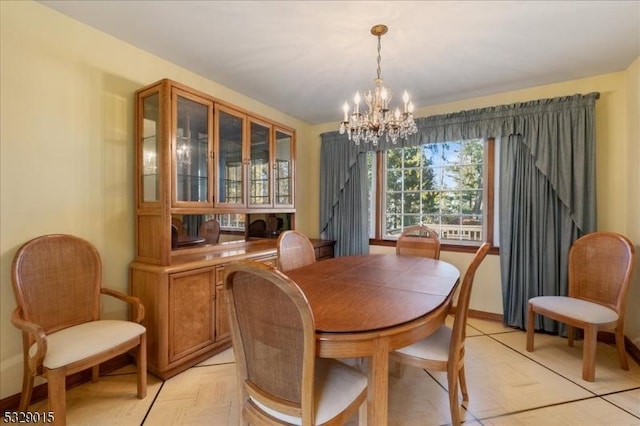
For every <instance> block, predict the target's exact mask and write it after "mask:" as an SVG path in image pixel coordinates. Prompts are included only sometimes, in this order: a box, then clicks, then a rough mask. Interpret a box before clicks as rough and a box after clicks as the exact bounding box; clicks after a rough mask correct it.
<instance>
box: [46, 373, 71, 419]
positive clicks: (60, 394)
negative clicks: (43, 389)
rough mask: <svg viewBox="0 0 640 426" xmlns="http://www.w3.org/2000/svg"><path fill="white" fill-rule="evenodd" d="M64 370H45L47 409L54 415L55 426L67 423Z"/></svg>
mask: <svg viewBox="0 0 640 426" xmlns="http://www.w3.org/2000/svg"><path fill="white" fill-rule="evenodd" d="M65 377H66V376H65V371H64V369H62V368H58V369H55V370H49V371H47V380H48V383H47V391H48V392H49V410H50V411H52V412H53V415H54V416H55V421H54V424H55V425H56V426H65V425H66V424H67V395H66V391H65Z"/></svg>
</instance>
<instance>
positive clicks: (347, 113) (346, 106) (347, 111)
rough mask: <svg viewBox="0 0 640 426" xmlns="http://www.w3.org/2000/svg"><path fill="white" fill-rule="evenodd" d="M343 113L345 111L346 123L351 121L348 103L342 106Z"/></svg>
mask: <svg viewBox="0 0 640 426" xmlns="http://www.w3.org/2000/svg"><path fill="white" fill-rule="evenodd" d="M342 111H344V121H349V103H348V102H347V101H345V102H344V105H342Z"/></svg>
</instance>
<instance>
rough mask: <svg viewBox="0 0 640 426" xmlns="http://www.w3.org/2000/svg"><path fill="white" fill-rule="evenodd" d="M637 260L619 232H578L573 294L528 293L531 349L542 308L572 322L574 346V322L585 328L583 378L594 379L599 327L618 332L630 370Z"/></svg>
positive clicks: (571, 285) (572, 260)
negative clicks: (628, 337) (628, 321)
mask: <svg viewBox="0 0 640 426" xmlns="http://www.w3.org/2000/svg"><path fill="white" fill-rule="evenodd" d="M634 264H635V249H634V247H633V244H632V243H631V241H629V240H628V239H627V238H626V237H624V236H622V235H620V234H616V233H612V232H593V233H590V234H587V235H585V236H583V237H581V238H578V239H577V240H576V241H575V243H573V245H572V246H571V249H570V251H569V278H568V279H569V283H568V286H569V288H568V295H567V296H538V297H533V298H531V299H529V303H528V315H527V351H529V352H532V351H533V340H534V331H535V324H534V319H535V314H539V315H544V316H546V317H549V318H551V319H554V320H556V321H559V322H562V323H564V324H566V325H567V338H568V343H569V346H573V339H574V327H577V328H580V329H582V330H584V347H583V349H582V378H583V379H584V380H586V381H589V382H593V381H594V380H595V369H596V344H597V339H598V331H612V332H613V333H614V335H615V340H616V346H617V349H618V359H619V360H620V366H621V367H622V369H623V370H628V369H629V363H628V361H627V353H626V351H625V343H624V317H625V310H626V299H627V292H628V290H629V283H630V282H631V274H632V272H633V266H634Z"/></svg>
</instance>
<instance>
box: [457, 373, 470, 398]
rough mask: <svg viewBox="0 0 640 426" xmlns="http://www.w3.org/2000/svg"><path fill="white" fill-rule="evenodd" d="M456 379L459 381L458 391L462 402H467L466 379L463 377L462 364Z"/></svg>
mask: <svg viewBox="0 0 640 426" xmlns="http://www.w3.org/2000/svg"><path fill="white" fill-rule="evenodd" d="M458 379H459V381H460V391H461V392H462V401H464V402H468V401H469V392H467V379H466V377H465V375H464V364H463V365H462V366H461V367H460V372H459V373H458Z"/></svg>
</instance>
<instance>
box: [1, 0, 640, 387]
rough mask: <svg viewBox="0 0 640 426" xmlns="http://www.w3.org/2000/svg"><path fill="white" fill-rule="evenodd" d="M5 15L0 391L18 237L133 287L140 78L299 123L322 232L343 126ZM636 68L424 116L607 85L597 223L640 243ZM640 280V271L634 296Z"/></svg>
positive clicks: (308, 204)
mask: <svg viewBox="0 0 640 426" xmlns="http://www.w3.org/2000/svg"><path fill="white" fill-rule="evenodd" d="M0 20H1V21H0V31H1V32H0V257H1V258H0V377H1V380H0V399H1V398H6V397H8V396H10V395H13V394H16V393H18V392H19V391H20V382H21V347H20V344H21V340H20V334H19V333H18V331H17V330H16V329H15V328H14V327H13V326H11V324H10V321H9V318H10V315H11V311H12V310H13V309H14V307H15V302H14V298H13V293H12V290H11V282H10V268H11V260H12V259H13V255H14V254H15V252H16V250H17V248H18V247H19V246H20V245H21V244H22V243H24V242H25V241H27V240H28V239H30V238H33V237H35V236H37V235H41V234H46V233H54V232H64V233H71V234H75V235H78V236H80V237H83V238H86V239H88V240H89V241H91V242H92V243H93V244H95V245H96V247H97V248H98V250H99V251H100V253H101V255H102V259H103V263H104V279H105V280H104V281H105V285H108V286H110V287H113V288H116V289H120V290H123V291H126V290H127V273H128V270H127V269H128V264H129V262H130V261H131V260H132V259H133V253H134V251H133V244H134V239H133V222H134V221H133V218H134V203H133V164H132V161H133V92H134V91H135V90H136V89H138V88H139V87H141V86H144V85H146V84H149V83H152V82H154V81H156V80H159V79H161V78H165V77H166V78H171V79H174V80H176V81H179V82H181V83H184V84H186V85H189V86H192V87H194V88H197V89H199V90H202V91H204V92H206V93H209V94H211V95H214V96H216V97H218V98H220V99H224V100H225V101H228V102H231V103H233V104H235V105H238V106H240V107H243V108H246V109H249V110H251V111H254V112H256V113H258V114H261V115H264V116H266V117H269V118H271V119H273V120H276V121H279V122H281V123H283V124H285V125H288V126H291V127H293V128H295V129H296V130H297V132H298V133H297V134H298V151H297V159H298V168H297V172H298V175H297V182H296V184H297V191H296V197H297V207H298V215H297V226H298V228H299V229H300V230H302V231H303V232H305V233H307V234H309V235H310V236H318V193H319V190H318V185H319V184H318V182H319V152H320V138H319V134H320V133H321V132H323V131H330V130H334V129H335V123H330V124H327V125H324V126H313V127H312V126H308V125H306V124H305V123H303V122H300V121H298V120H296V119H295V118H292V117H290V116H287V115H285V114H283V113H281V112H279V111H276V110H274V109H272V108H269V107H267V106H265V105H262V104H260V103H258V102H256V101H254V100H252V99H249V98H247V97H245V96H242V95H240V94H238V93H236V92H233V91H231V90H229V89H227V88H225V87H223V86H220V85H218V84H216V83H215V82H212V81H210V80H207V79H205V78H203V77H201V76H199V75H196V74H194V73H192V72H190V71H188V70H185V69H183V68H180V67H179V66H177V65H174V64H171V63H169V62H167V61H164V60H162V59H160V58H158V57H155V56H153V55H151V54H149V53H146V52H144V51H141V50H139V49H137V48H135V47H133V46H131V45H128V44H126V43H123V42H122V41H119V40H117V39H115V38H113V37H110V36H107V35H105V34H103V33H101V32H99V31H96V30H94V29H92V28H89V27H87V26H85V25H83V24H80V23H78V22H76V21H73V20H71V19H69V18H67V17H65V16H63V15H60V14H58V13H57V12H55V11H53V10H51V9H48V8H46V7H44V6H42V5H40V4H39V3H35V2H30V1H21V2H7V1H0ZM638 73H639V66H638V61H636V62H635V63H634V65H633V66H632V67H630V68H629V69H628V70H627V71H625V72H621V73H616V74H611V75H605V76H599V77H595V78H592V79H586V80H580V81H572V82H566V83H563V84H558V85H551V86H545V87H541V88H534V89H529V90H523V91H518V92H510V93H505V94H501V95H496V96H492V97H485V98H478V99H471V100H467V101H464V102H458V103H453V104H447V105H440V106H437V107H432V108H425V109H422V110H419V111H418V113H419V115H431V114H437V113H443V112H453V111H459V110H462V109H471V108H479V107H483V106H490V105H498V104H505V103H511V102H515V101H526V100H532V99H539V98H544V97H553V96H560V95H565V94H573V93H587V92H590V91H600V92H601V93H602V97H601V99H600V100H599V101H598V102H597V103H596V108H597V112H596V114H597V120H598V123H597V124H598V128H597V136H598V156H599V157H598V189H599V191H600V199H599V203H598V208H599V213H600V220H599V225H600V228H601V229H608V230H614V231H619V232H624V233H626V234H627V235H628V236H629V237H630V238H631V239H632V240H633V241H634V242H636V243H637V242H639V241H640V227H639V224H638V219H637V218H638V217H639V216H638V213H640V208H639V204H638V203H640V196H639V195H640V193H639V191H640V186H639V184H638V180H639V175H638V167H637V164H638V163H639V161H638V160H640V158H638V153H639V152H638V145H637V141H638V136H639V134H638V133H639V132H638V99H639V98H640V96H639V95H638V87H639V86H640V85H639V84H638ZM338 116H339V111H337V112H336V117H338ZM632 141H633V143H632ZM633 179H635V181H634V182H635V183H634V184H631V185H629V181H630V180H633ZM619 188H628V190H626V191H625V190H624V189H623V190H620V189H619ZM442 257H443V259H445V260H449V261H451V262H452V263H454V264H456V265H458V266H459V267H461V268H462V269H463V268H464V267H465V265H466V264H467V263H468V261H469V259H470V255H467V254H456V253H443V255H442ZM498 271H499V266H498V258H497V257H495V256H493V257H492V258H490V259H488V260H487V261H486V263H485V264H483V265H482V267H481V270H480V271H479V272H478V284H477V287H476V292H475V293H474V298H473V302H472V308H473V309H479V310H485V311H488V312H501V296H500V288H499V286H500V284H499V272H498ZM638 275H640V273H639V274H637V276H638ZM639 287H640V285H639V284H638V279H636V281H635V282H634V289H633V290H632V291H634V292H635V293H634V294H635V299H634V300H636V301H637V300H639V298H638V294H639V293H640V289H639ZM104 309H105V311H106V315H107V316H109V317H123V316H124V313H123V311H122V307H121V306H119V305H113V306H112V305H106V306H105V307H104ZM630 315H631V314H630ZM628 323H629V326H628V328H627V331H628V332H627V335H629V336H640V320H639V318H638V314H637V313H636V314H635V317H633V318H629V319H628ZM639 344H640V343H639Z"/></svg>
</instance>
